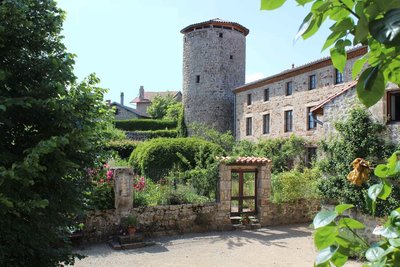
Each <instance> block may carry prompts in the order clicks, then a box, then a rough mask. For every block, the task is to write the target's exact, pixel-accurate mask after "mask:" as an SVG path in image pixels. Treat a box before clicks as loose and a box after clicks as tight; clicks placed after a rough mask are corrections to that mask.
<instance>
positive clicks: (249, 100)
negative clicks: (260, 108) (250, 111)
mask: <svg viewBox="0 0 400 267" xmlns="http://www.w3.org/2000/svg"><path fill="white" fill-rule="evenodd" d="M247 105H248V106H250V105H251V94H247Z"/></svg>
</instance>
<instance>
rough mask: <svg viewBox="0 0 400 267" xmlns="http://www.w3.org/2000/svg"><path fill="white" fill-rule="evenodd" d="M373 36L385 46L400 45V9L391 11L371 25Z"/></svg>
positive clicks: (373, 21)
mask: <svg viewBox="0 0 400 267" xmlns="http://www.w3.org/2000/svg"><path fill="white" fill-rule="evenodd" d="M369 30H370V32H371V35H372V36H373V37H374V38H375V39H376V40H378V41H379V42H381V43H383V44H385V45H393V46H398V45H400V8H397V9H392V10H389V11H388V12H387V13H386V14H385V15H384V17H383V18H380V19H376V20H372V21H371V22H370V23H369Z"/></svg>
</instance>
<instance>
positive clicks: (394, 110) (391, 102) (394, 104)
mask: <svg viewBox="0 0 400 267" xmlns="http://www.w3.org/2000/svg"><path fill="white" fill-rule="evenodd" d="M388 121H400V91H392V92H388Z"/></svg>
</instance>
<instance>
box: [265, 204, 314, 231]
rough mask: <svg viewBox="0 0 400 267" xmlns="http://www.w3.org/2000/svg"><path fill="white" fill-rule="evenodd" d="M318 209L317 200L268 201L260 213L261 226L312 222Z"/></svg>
mask: <svg viewBox="0 0 400 267" xmlns="http://www.w3.org/2000/svg"><path fill="white" fill-rule="evenodd" d="M319 210H320V201H319V200H305V199H301V200H297V201H294V202H290V203H268V204H267V205H266V206H265V208H264V209H263V212H262V214H260V217H261V220H260V221H261V226H263V227H264V226H274V225H284V224H295V223H308V222H312V220H313V218H314V216H315V214H317V212H318V211H319Z"/></svg>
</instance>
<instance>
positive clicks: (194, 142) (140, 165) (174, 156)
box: [129, 138, 223, 182]
mask: <svg viewBox="0 0 400 267" xmlns="http://www.w3.org/2000/svg"><path fill="white" fill-rule="evenodd" d="M200 152H201V153H203V155H212V156H217V155H222V154H223V149H222V148H221V147H220V146H219V145H216V144H213V143H211V142H208V141H205V140H203V139H200V138H158V139H152V140H149V141H146V142H143V143H141V144H139V145H138V146H137V148H136V149H135V150H134V151H133V152H132V155H131V157H130V158H129V164H130V165H131V166H133V168H134V169H135V171H136V172H140V173H141V174H142V175H145V176H147V177H149V178H150V179H152V180H153V181H155V182H157V181H158V180H160V179H161V178H164V177H166V176H167V175H168V173H169V171H170V170H172V169H173V168H174V167H176V166H179V167H180V168H181V170H182V171H185V170H188V169H190V168H191V167H192V168H193V167H194V166H195V165H196V160H195V157H196V154H199V153H200ZM181 156H183V157H184V158H185V159H187V161H188V162H187V163H183V162H182V158H181Z"/></svg>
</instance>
